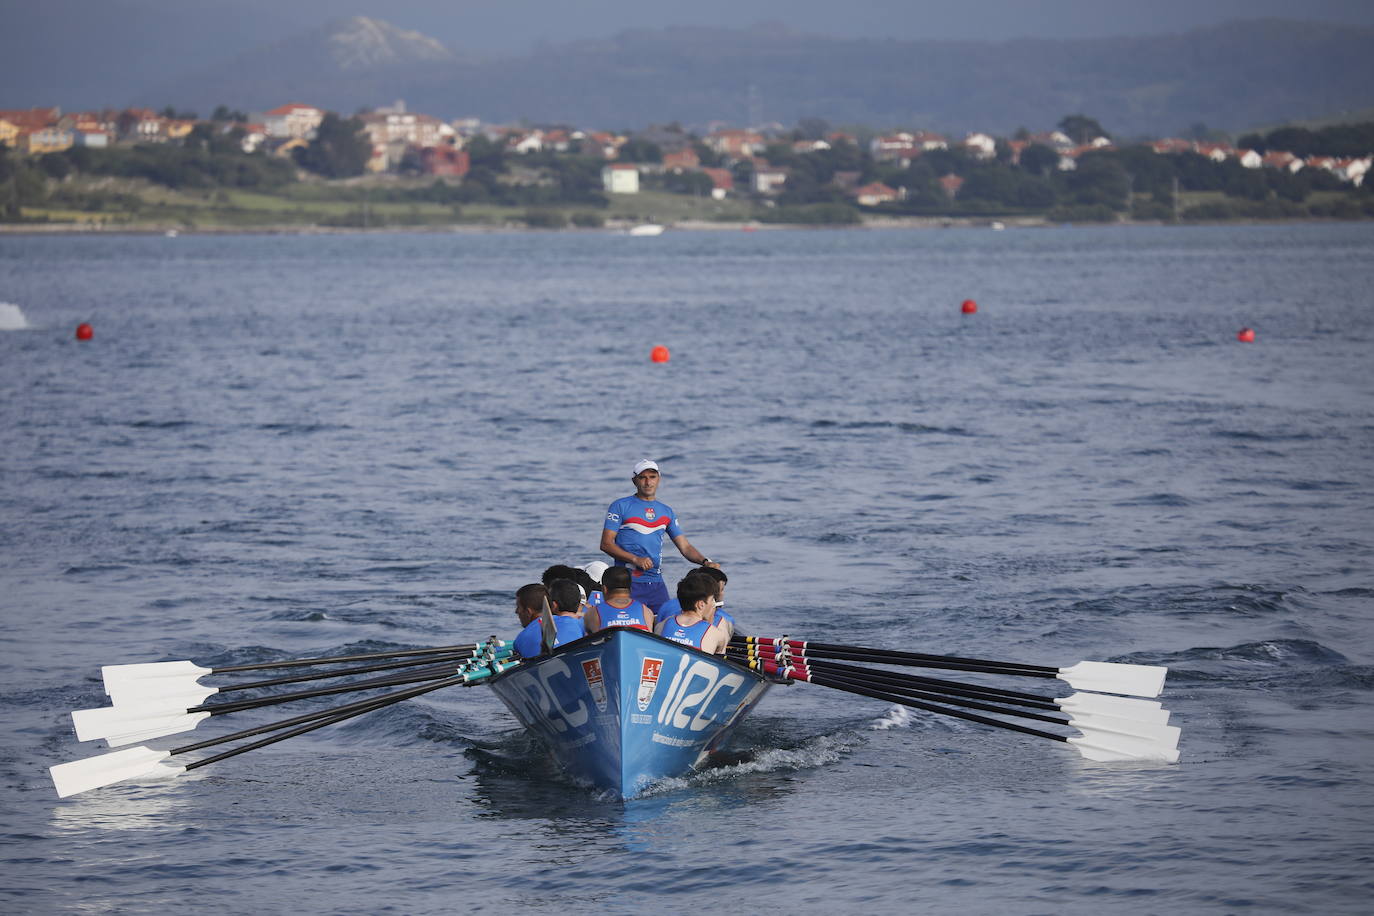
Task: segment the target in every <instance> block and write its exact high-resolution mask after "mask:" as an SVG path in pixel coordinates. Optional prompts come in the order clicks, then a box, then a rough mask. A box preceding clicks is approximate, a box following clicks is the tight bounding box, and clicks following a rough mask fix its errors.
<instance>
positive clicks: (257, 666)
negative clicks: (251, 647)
mask: <svg viewBox="0 0 1374 916" xmlns="http://www.w3.org/2000/svg"><path fill="white" fill-rule="evenodd" d="M478 648H480V644H477V643H468V644H467V645H465V646H437V647H435V648H433V649H395V650H392V651H390V652H368V653H364V654H361V655H334V656H331V657H329V658H289V659H286V660H285V661H279V662H254V663H253V664H251V665H224V666H222V667H219V668H211V669H210V673H211V674H229V673H230V672H233V671H260V670H264V669H267V668H295V667H299V666H301V665H328V664H333V663H335V662H366V661H371V660H373V659H377V658H405V657H409V656H413V655H434V654H436V653H445V652H458V651H461V650H465V649H466V650H471V651H476V650H477V649H478Z"/></svg>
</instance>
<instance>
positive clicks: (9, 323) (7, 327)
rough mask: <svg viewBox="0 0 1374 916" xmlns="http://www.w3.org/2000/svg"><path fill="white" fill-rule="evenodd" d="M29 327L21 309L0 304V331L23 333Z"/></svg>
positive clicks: (4, 303) (9, 304)
mask: <svg viewBox="0 0 1374 916" xmlns="http://www.w3.org/2000/svg"><path fill="white" fill-rule="evenodd" d="M29 327H30V325H29V320H28V319H27V318H25V317H24V310H23V309H21V308H20V307H19V306H17V305H13V304H12V303H9V302H0V331H23V330H26V329H27V328H29Z"/></svg>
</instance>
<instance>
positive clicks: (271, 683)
mask: <svg viewBox="0 0 1374 916" xmlns="http://www.w3.org/2000/svg"><path fill="white" fill-rule="evenodd" d="M472 655H473V653H472V652H470V651H468V652H457V653H454V654H453V655H438V656H426V657H424V658H407V659H403V660H402V661H399V662H386V663H385V664H380V665H363V666H360V667H357V668H337V669H335V670H333V671H317V672H315V673H313V674H293V675H290V676H289V677H277V678H272V679H271V680H266V681H253V682H252V683H249V684H231V685H230V686H228V687H221V688H219V692H220V693H222V694H224V693H231V692H233V691H235V690H252V689H254V688H257V687H279V686H281V685H282V684H299V683H302V682H303V681H319V680H324V679H326V678H331V677H346V676H348V675H350V674H368V673H369V672H372V671H390V670H392V669H395V668H414V667H416V666H418V665H431V664H434V663H435V662H451V661H462V660H463V659H466V658H472Z"/></svg>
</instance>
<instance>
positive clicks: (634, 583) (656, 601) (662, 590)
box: [630, 579, 668, 616]
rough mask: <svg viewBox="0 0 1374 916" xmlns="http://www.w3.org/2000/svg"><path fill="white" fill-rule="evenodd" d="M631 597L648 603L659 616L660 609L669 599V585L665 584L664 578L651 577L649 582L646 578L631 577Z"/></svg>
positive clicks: (650, 608)
mask: <svg viewBox="0 0 1374 916" xmlns="http://www.w3.org/2000/svg"><path fill="white" fill-rule="evenodd" d="M630 597H631V598H633V599H634V600H636V601H639V602H642V603H644V604H646V605H648V606H649V610H651V611H653V612H654V614H655V616H657V614H658V609H659V608H661V607H663V605H664V603H665V602H666V601H667V600H668V586H666V585H664V584H663V580H662V579H650V580H649V581H647V582H646V581H645V580H644V579H631V580H630Z"/></svg>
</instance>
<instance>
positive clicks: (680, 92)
mask: <svg viewBox="0 0 1374 916" xmlns="http://www.w3.org/2000/svg"><path fill="white" fill-rule="evenodd" d="M341 34H346V35H347V36H351V37H347V38H340V37H339V36H340V35H341ZM1371 46H1374V29H1371V28H1357V27H1347V26H1335V25H1329V24H1325V23H1319V22H1306V21H1301V20H1286V19H1255V20H1237V21H1233V22H1229V23H1224V24H1222V25H1217V26H1209V27H1205V28H1200V29H1193V30H1189V31H1186V32H1176V33H1169V34H1164V35H1155V36H1145V37H1118V38H1102V39H1041V38H1028V39H1011V40H1007V41H1000V42H992V41H987V42H979V41H938V40H919V41H909V40H900V39H882V38H880V39H849V38H845V39H837V38H828V37H825V36H818V35H807V34H804V33H800V32H796V31H794V30H792V29H790V28H788V27H787V26H786V25H784V24H780V23H773V24H761V25H759V26H755V27H752V28H749V29H729V28H719V27H709V26H673V27H667V28H663V29H635V30H628V31H624V32H620V33H617V34H615V35H611V36H608V37H607V38H605V39H581V40H577V41H572V42H567V43H561V44H543V45H540V46H539V47H537V48H536V49H535V50H533V51H531V52H530V53H528V54H523V55H513V56H506V57H503V58H499V59H487V60H483V59H477V58H473V57H466V56H460V55H458V54H455V53H454V52H451V51H449V50H448V49H447V48H446V47H444V45H443V44H442V43H440V42H438V41H437V40H435V39H432V38H429V37H428V36H425V35H422V34H421V33H418V32H410V31H407V30H404V29H400V28H398V27H396V26H393V25H391V24H389V23H386V22H384V21H382V20H378V19H374V18H370V17H353V18H352V19H346V20H339V21H336V22H334V23H331V24H329V25H328V26H323V27H321V28H320V29H316V30H311V31H310V32H306V33H301V34H298V35H296V36H292V37H289V38H286V39H283V40H282V41H280V42H277V43H274V44H273V45H269V46H261V47H259V48H256V49H254V50H253V51H250V52H247V53H246V54H244V55H240V56H239V57H238V58H236V59H234V60H232V61H226V62H224V63H222V64H220V65H218V66H215V67H210V68H206V69H205V70H202V71H200V72H199V73H197V74H191V75H187V76H185V77H182V78H181V79H178V80H176V81H173V82H171V83H167V84H164V85H162V86H161V87H159V88H156V89H153V90H150V91H149V92H146V93H144V94H143V98H142V101H143V103H144V104H155V105H158V106H160V105H162V104H164V103H172V104H174V105H176V106H177V107H180V108H184V107H192V108H197V109H208V108H210V107H213V106H214V105H215V104H219V103H225V104H229V105H230V106H231V107H236V108H248V109H253V110H265V109H267V108H271V107H274V106H275V105H276V104H280V103H281V102H282V101H283V100H285V99H287V98H288V97H289V98H291V99H299V100H302V101H310V102H311V103H312V104H315V105H319V106H321V107H325V108H331V109H333V110H336V111H340V112H344V113H349V112H352V111H355V110H357V109H359V108H362V107H372V106H376V105H380V104H386V103H390V102H392V101H394V100H395V99H398V98H403V99H405V100H406V102H407V103H408V104H409V107H410V108H411V109H412V110H416V111H425V112H428V113H430V114H434V115H436V116H438V117H443V118H453V117H460V116H477V117H480V118H482V119H483V120H484V121H493V122H509V121H515V120H520V119H525V120H530V121H534V122H563V123H572V124H579V125H583V126H599V127H607V128H632V127H639V126H644V125H646V124H650V123H662V122H668V121H679V122H682V123H686V124H704V123H707V122H710V121H716V120H720V121H726V122H730V123H735V124H744V123H748V122H751V121H777V122H781V123H784V124H792V123H795V122H796V121H797V120H799V119H800V118H804V117H819V118H824V119H826V120H829V121H831V122H833V123H836V124H865V125H869V126H872V127H875V128H884V127H894V126H905V127H917V128H929V129H935V130H942V131H946V132H958V131H964V130H987V131H992V132H995V133H1000V134H1009V133H1011V132H1012V131H1013V130H1014V129H1015V128H1016V127H1018V126H1023V125H1024V126H1028V127H1031V128H1032V129H1038V128H1042V127H1047V126H1050V125H1052V124H1054V123H1056V122H1057V121H1058V120H1059V119H1060V118H1062V117H1063V116H1064V115H1066V114H1071V113H1075V112H1084V113H1087V114H1089V115H1092V116H1094V117H1097V118H1098V119H1099V120H1100V121H1102V123H1103V124H1104V126H1106V127H1107V128H1108V129H1109V130H1113V131H1114V132H1117V133H1121V134H1125V135H1147V134H1153V135H1160V134H1168V133H1176V132H1179V131H1182V130H1183V129H1185V128H1186V127H1188V126H1189V125H1192V124H1195V123H1205V124H1207V125H1209V126H1211V127H1219V128H1224V129H1229V130H1233V131H1239V130H1243V129H1247V128H1249V127H1252V126H1254V125H1257V124H1273V123H1283V122H1286V121H1290V120H1297V119H1304V118H1313V117H1321V116H1323V115H1326V114H1329V113H1331V112H1335V111H1341V110H1348V109H1359V108H1363V107H1366V106H1368V105H1370V104H1371V102H1374V99H1371V95H1374V90H1371V89H1369V88H1368V87H1369V86H1371V85H1374V55H1369V54H1368V53H1367V50H1366V49H1367V48H1368V47H1371ZM341 47H342V48H344V49H346V50H350V51H351V53H352V56H351V57H347V56H346V57H347V59H349V60H352V61H353V62H354V63H353V65H350V66H344V65H343V64H341V63H340V60H339V48H341ZM159 93H162V95H159Z"/></svg>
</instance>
